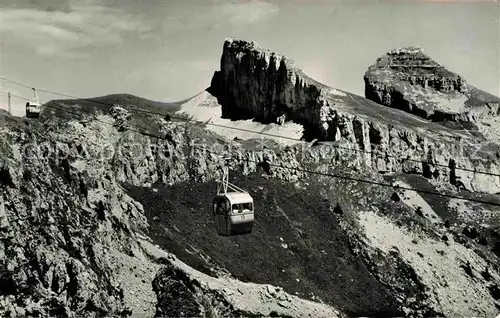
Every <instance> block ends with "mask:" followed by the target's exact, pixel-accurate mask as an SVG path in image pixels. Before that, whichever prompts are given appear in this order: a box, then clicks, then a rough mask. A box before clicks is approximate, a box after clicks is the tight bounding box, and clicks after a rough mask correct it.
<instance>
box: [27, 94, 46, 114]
mask: <svg viewBox="0 0 500 318" xmlns="http://www.w3.org/2000/svg"><path fill="white" fill-rule="evenodd" d="M33 95H34V98H33V99H32V100H30V101H29V102H27V103H26V117H27V118H38V117H40V110H41V108H42V106H41V105H40V99H39V98H38V94H37V93H36V90H35V89H34V88H33Z"/></svg>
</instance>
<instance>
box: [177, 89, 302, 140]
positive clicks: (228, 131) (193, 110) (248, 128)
mask: <svg viewBox="0 0 500 318" xmlns="http://www.w3.org/2000/svg"><path fill="white" fill-rule="evenodd" d="M177 114H185V115H188V116H191V117H192V118H193V119H194V120H198V121H202V122H205V123H207V129H208V130H210V131H213V132H215V133H216V134H218V135H220V136H223V137H225V138H227V139H229V140H233V139H234V138H240V139H244V140H245V139H255V138H259V139H260V138H266V139H273V140H275V141H276V142H278V143H281V144H284V145H293V144H297V143H299V141H297V140H299V139H300V138H301V137H302V135H303V132H304V127H303V126H302V125H299V124H296V123H293V122H285V123H284V124H283V125H278V124H274V123H273V124H268V125H265V124H261V123H259V122H256V121H253V120H252V119H247V120H230V119H226V118H221V116H222V110H221V106H220V105H219V104H218V102H217V99H216V98H215V97H214V96H212V95H211V94H210V93H208V92H206V91H205V92H202V93H200V94H198V95H196V96H195V97H193V98H192V99H190V100H189V101H187V102H186V103H185V104H183V105H182V106H181V109H180V110H179V111H177ZM223 126H225V127H223ZM228 127H230V128H228ZM232 128H235V129H232ZM238 129H241V130H238ZM259 133H265V134H266V135H261V134H259ZM270 135H273V136H270ZM275 136H278V137H275ZM282 137H285V138H282ZM288 138H291V139H296V140H290V139H288Z"/></svg>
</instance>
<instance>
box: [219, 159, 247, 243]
mask: <svg viewBox="0 0 500 318" xmlns="http://www.w3.org/2000/svg"><path fill="white" fill-rule="evenodd" d="M228 189H229V190H230V191H228ZM253 203H254V202H253V198H252V196H251V195H250V194H249V193H248V192H247V191H245V190H243V189H241V188H239V187H237V186H235V185H234V184H231V183H229V169H228V167H227V166H225V167H224V174H223V177H222V180H221V181H219V182H218V183H217V194H216V196H215V198H214V200H213V202H212V207H213V215H214V221H215V226H216V228H217V234H219V235H221V236H233V235H243V234H250V233H252V227H253V223H254V204H253Z"/></svg>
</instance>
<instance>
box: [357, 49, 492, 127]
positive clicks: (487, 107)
mask: <svg viewBox="0 0 500 318" xmlns="http://www.w3.org/2000/svg"><path fill="white" fill-rule="evenodd" d="M364 81H365V96H366V98H368V99H370V100H372V101H374V102H376V103H379V104H382V105H385V106H389V107H393V108H398V109H402V110H405V111H407V112H410V113H413V114H416V115H418V116H420V117H423V118H426V119H431V120H433V121H443V120H448V121H467V122H472V121H476V120H477V119H478V118H482V117H487V116H492V115H494V116H496V113H497V108H495V106H497V105H498V101H499V99H498V98H497V97H496V96H492V95H491V94H488V93H486V92H483V91H481V90H479V89H477V88H475V87H473V86H471V85H469V84H467V81H466V80H465V79H464V78H463V77H462V76H460V75H459V74H457V73H454V72H452V71H450V70H448V69H447V68H446V67H444V66H443V65H440V64H439V63H438V62H436V61H435V60H433V59H432V58H431V57H429V56H428V55H426V54H425V53H424V50H423V49H422V48H420V47H404V48H398V49H393V50H391V51H389V52H387V53H386V54H384V55H383V56H381V57H379V58H378V59H377V60H376V61H375V63H374V64H373V65H371V66H370V67H368V70H367V71H366V73H365V76H364Z"/></svg>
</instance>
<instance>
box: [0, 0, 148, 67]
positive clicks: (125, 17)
mask: <svg viewBox="0 0 500 318" xmlns="http://www.w3.org/2000/svg"><path fill="white" fill-rule="evenodd" d="M69 6H70V9H71V10H70V12H64V11H46V10H40V9H37V8H16V7H9V8H7V9H4V10H3V12H2V13H1V17H0V20H1V23H2V32H3V36H4V41H5V42H7V43H8V41H15V42H17V43H22V44H27V45H30V46H32V47H33V48H34V49H35V52H36V53H38V54H40V55H45V56H60V57H61V56H62V57H68V58H80V57H85V56H87V53H86V50H85V49H86V48H88V47H90V46H105V45H113V44H119V43H121V42H122V41H123V40H124V38H125V37H126V36H127V35H134V34H141V33H144V32H146V31H148V30H150V25H149V23H148V21H147V20H146V19H145V17H144V16H141V15H137V14H131V13H128V12H126V11H125V10H123V9H118V8H112V7H106V6H102V5H100V4H99V3H96V2H95V1H86V2H85V3H84V4H81V3H80V2H76V1H74V2H73V1H71V2H69ZM9 36H10V37H9Z"/></svg>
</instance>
